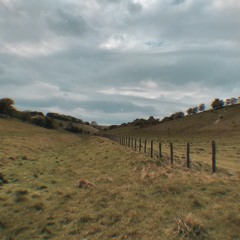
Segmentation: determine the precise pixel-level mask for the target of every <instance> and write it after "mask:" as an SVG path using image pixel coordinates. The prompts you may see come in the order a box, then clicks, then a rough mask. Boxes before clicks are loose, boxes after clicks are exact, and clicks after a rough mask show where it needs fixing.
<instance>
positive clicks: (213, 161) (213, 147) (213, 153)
mask: <svg viewBox="0 0 240 240" xmlns="http://www.w3.org/2000/svg"><path fill="white" fill-rule="evenodd" d="M215 172H216V142H215V141H212V173H215Z"/></svg>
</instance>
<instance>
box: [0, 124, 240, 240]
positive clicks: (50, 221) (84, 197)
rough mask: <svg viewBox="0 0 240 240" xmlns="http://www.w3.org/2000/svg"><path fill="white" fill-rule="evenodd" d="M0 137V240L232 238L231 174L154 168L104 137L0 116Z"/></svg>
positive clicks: (234, 176)
mask: <svg viewBox="0 0 240 240" xmlns="http://www.w3.org/2000/svg"><path fill="white" fill-rule="evenodd" d="M0 135H1V151H0V152H1V155H0V169H1V170H0V172H1V173H2V174H3V175H4V177H5V178H6V179H8V181H9V183H7V184H4V185H3V186H1V187H0V216H1V218H0V239H14V240H20V239H56V240H57V239H69V240H71V239H73V240H74V239H82V240H83V239H91V240H92V239H93V240H94V239H100V240H105V239H106V240H107V239H143V240H145V239H146V240H149V239H150V240H151V239H154V240H155V239H163V240H164V239H213V240H218V239H226V240H228V239H229V240H233V239H239V235H240V231H239V224H240V217H239V216H240V214H239V213H240V208H239V199H240V195H239V182H240V175H239V173H238V172H236V171H232V172H231V174H229V173H228V172H226V171H224V170H219V171H218V172H217V173H216V174H214V175H211V174H210V172H209V171H207V170H206V171H205V167H202V168H201V169H202V170H201V171H198V170H197V169H190V170H189V169H186V168H185V167H182V166H180V165H177V164H176V165H174V166H173V167H172V166H170V165H167V164H166V165H163V166H159V164H158V163H157V162H156V161H155V160H152V159H150V158H149V157H148V156H146V155H144V154H143V153H138V152H135V151H132V150H131V149H129V148H126V147H124V146H121V145H119V144H117V143H115V142H112V141H110V140H108V139H103V138H98V137H92V136H77V135H73V134H69V133H65V132H58V131H55V130H46V129H42V128H38V127H35V126H31V125H27V124H24V123H21V122H18V121H13V120H3V119H0ZM204 166H205V165H204ZM79 180H85V181H89V182H91V183H92V184H93V185H92V186H91V185H90V186H88V187H86V188H85V187H81V188H79V186H78V182H79Z"/></svg>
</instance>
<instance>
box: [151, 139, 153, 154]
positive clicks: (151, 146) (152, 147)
mask: <svg viewBox="0 0 240 240" xmlns="http://www.w3.org/2000/svg"><path fill="white" fill-rule="evenodd" d="M151 158H153V140H151Z"/></svg>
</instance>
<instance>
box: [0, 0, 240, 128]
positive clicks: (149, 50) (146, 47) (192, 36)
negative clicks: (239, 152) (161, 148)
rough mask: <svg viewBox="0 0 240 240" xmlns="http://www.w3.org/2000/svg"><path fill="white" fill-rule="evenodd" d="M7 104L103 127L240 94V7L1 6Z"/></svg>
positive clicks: (220, 2)
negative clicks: (95, 123) (81, 120)
mask: <svg viewBox="0 0 240 240" xmlns="http://www.w3.org/2000/svg"><path fill="white" fill-rule="evenodd" d="M0 83H1V85H0V98H3V97H10V98H13V99H14V100H15V106H16V107H17V108H18V109H19V110H38V111H43V112H44V113H46V112H49V111H53V112H59V113H64V114H68V115H72V116H75V117H79V118H81V119H83V120H85V121H92V120H94V121H96V122H98V123H100V124H115V123H123V122H128V121H132V120H134V119H136V118H141V117H143V118H148V117H149V116H152V115H153V116H155V117H158V118H163V117H165V116H168V115H170V114H172V113H174V112H176V111H186V110H187V109H188V108H189V107H194V106H195V105H199V104H200V103H206V105H209V104H210V103H211V102H212V100H213V99H214V98H216V97H219V98H222V99H225V98H229V97H238V96H239V95H240V1H239V0H0Z"/></svg>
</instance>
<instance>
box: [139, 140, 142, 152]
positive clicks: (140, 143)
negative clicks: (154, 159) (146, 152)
mask: <svg viewBox="0 0 240 240" xmlns="http://www.w3.org/2000/svg"><path fill="white" fill-rule="evenodd" d="M141 148H142V139H141V138H139V152H141Z"/></svg>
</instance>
